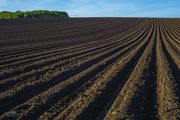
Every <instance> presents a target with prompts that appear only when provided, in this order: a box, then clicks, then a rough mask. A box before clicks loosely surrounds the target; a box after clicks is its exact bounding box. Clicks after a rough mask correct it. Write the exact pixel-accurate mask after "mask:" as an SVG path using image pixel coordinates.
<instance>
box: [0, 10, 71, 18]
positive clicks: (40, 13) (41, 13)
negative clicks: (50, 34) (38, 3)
mask: <svg viewBox="0 0 180 120" xmlns="http://www.w3.org/2000/svg"><path fill="white" fill-rule="evenodd" d="M47 16H48V17H60V18H62V17H64V18H68V17H69V16H68V14H67V13H66V12H60V11H48V10H34V11H26V12H22V11H19V10H17V11H16V12H9V11H2V12H0V19H22V18H44V17H47Z"/></svg>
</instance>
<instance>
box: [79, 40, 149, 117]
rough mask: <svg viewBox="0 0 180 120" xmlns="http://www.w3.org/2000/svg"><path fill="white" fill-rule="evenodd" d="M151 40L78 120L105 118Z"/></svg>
mask: <svg viewBox="0 0 180 120" xmlns="http://www.w3.org/2000/svg"><path fill="white" fill-rule="evenodd" d="M149 42H150V41H148V42H146V43H145V44H144V45H143V46H142V48H141V49H140V50H138V52H137V54H136V55H135V56H134V57H133V58H132V59H131V61H130V62H129V63H127V65H126V66H125V67H124V69H123V70H122V71H119V73H118V74H117V75H116V76H115V77H114V78H113V80H112V82H110V83H108V84H107V87H106V89H105V90H104V91H102V93H101V94H100V95H99V96H98V97H97V98H96V99H95V100H94V101H93V102H92V103H90V105H89V106H88V108H87V109H86V110H84V111H83V112H82V113H81V114H80V115H79V116H78V118H77V119H78V120H85V119H86V120H95V119H100V120H101V119H103V117H104V115H105V113H106V111H108V110H109V109H110V107H111V106H112V104H113V102H114V100H115V99H116V97H117V95H118V93H119V92H120V91H121V89H122V87H123V86H124V84H125V83H126V80H127V79H128V77H129V76H130V74H131V72H132V71H133V69H134V67H135V66H136V64H135V63H137V61H138V60H139V59H140V57H141V55H142V54H143V52H144V50H145V48H146V46H147V45H148V44H149Z"/></svg>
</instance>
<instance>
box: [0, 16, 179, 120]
mask: <svg viewBox="0 0 180 120" xmlns="http://www.w3.org/2000/svg"><path fill="white" fill-rule="evenodd" d="M0 119H2V120H8V119H18V120H36V119H38V120H44V119H45V120H52V119H55V120H180V19H165V18H164V19H152V18H151V19H150V18H149V19H148V18H144V19H143V18H70V19H37V20H35V19H34V20H33V19H29V20H1V21H0Z"/></svg>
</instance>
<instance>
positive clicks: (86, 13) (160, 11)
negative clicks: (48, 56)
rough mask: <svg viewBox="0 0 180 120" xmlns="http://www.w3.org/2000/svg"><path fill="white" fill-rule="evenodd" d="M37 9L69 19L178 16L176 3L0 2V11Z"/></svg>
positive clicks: (149, 0)
mask: <svg viewBox="0 0 180 120" xmlns="http://www.w3.org/2000/svg"><path fill="white" fill-rule="evenodd" d="M39 9H47V10H60V11H66V12H68V14H69V15H70V16H71V17H180V0H0V11H16V10H22V11H27V10H39Z"/></svg>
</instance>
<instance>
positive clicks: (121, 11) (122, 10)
mask: <svg viewBox="0 0 180 120" xmlns="http://www.w3.org/2000/svg"><path fill="white" fill-rule="evenodd" d="M77 1H78V2H77ZM134 10H137V7H136V6H135V5H134V4H131V3H120V2H118V3H117V2H110V1H107V0H104V1H102V0H99V1H94V2H90V1H88V0H87V1H86V2H84V1H82V0H80V1H79V0H71V4H70V5H69V6H68V8H67V12H68V13H70V15H71V16H83V17H92V16H93V17H102V16H109V17H110V16H128V15H129V14H128V13H127V11H128V12H131V11H132V12H133V11H134Z"/></svg>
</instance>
